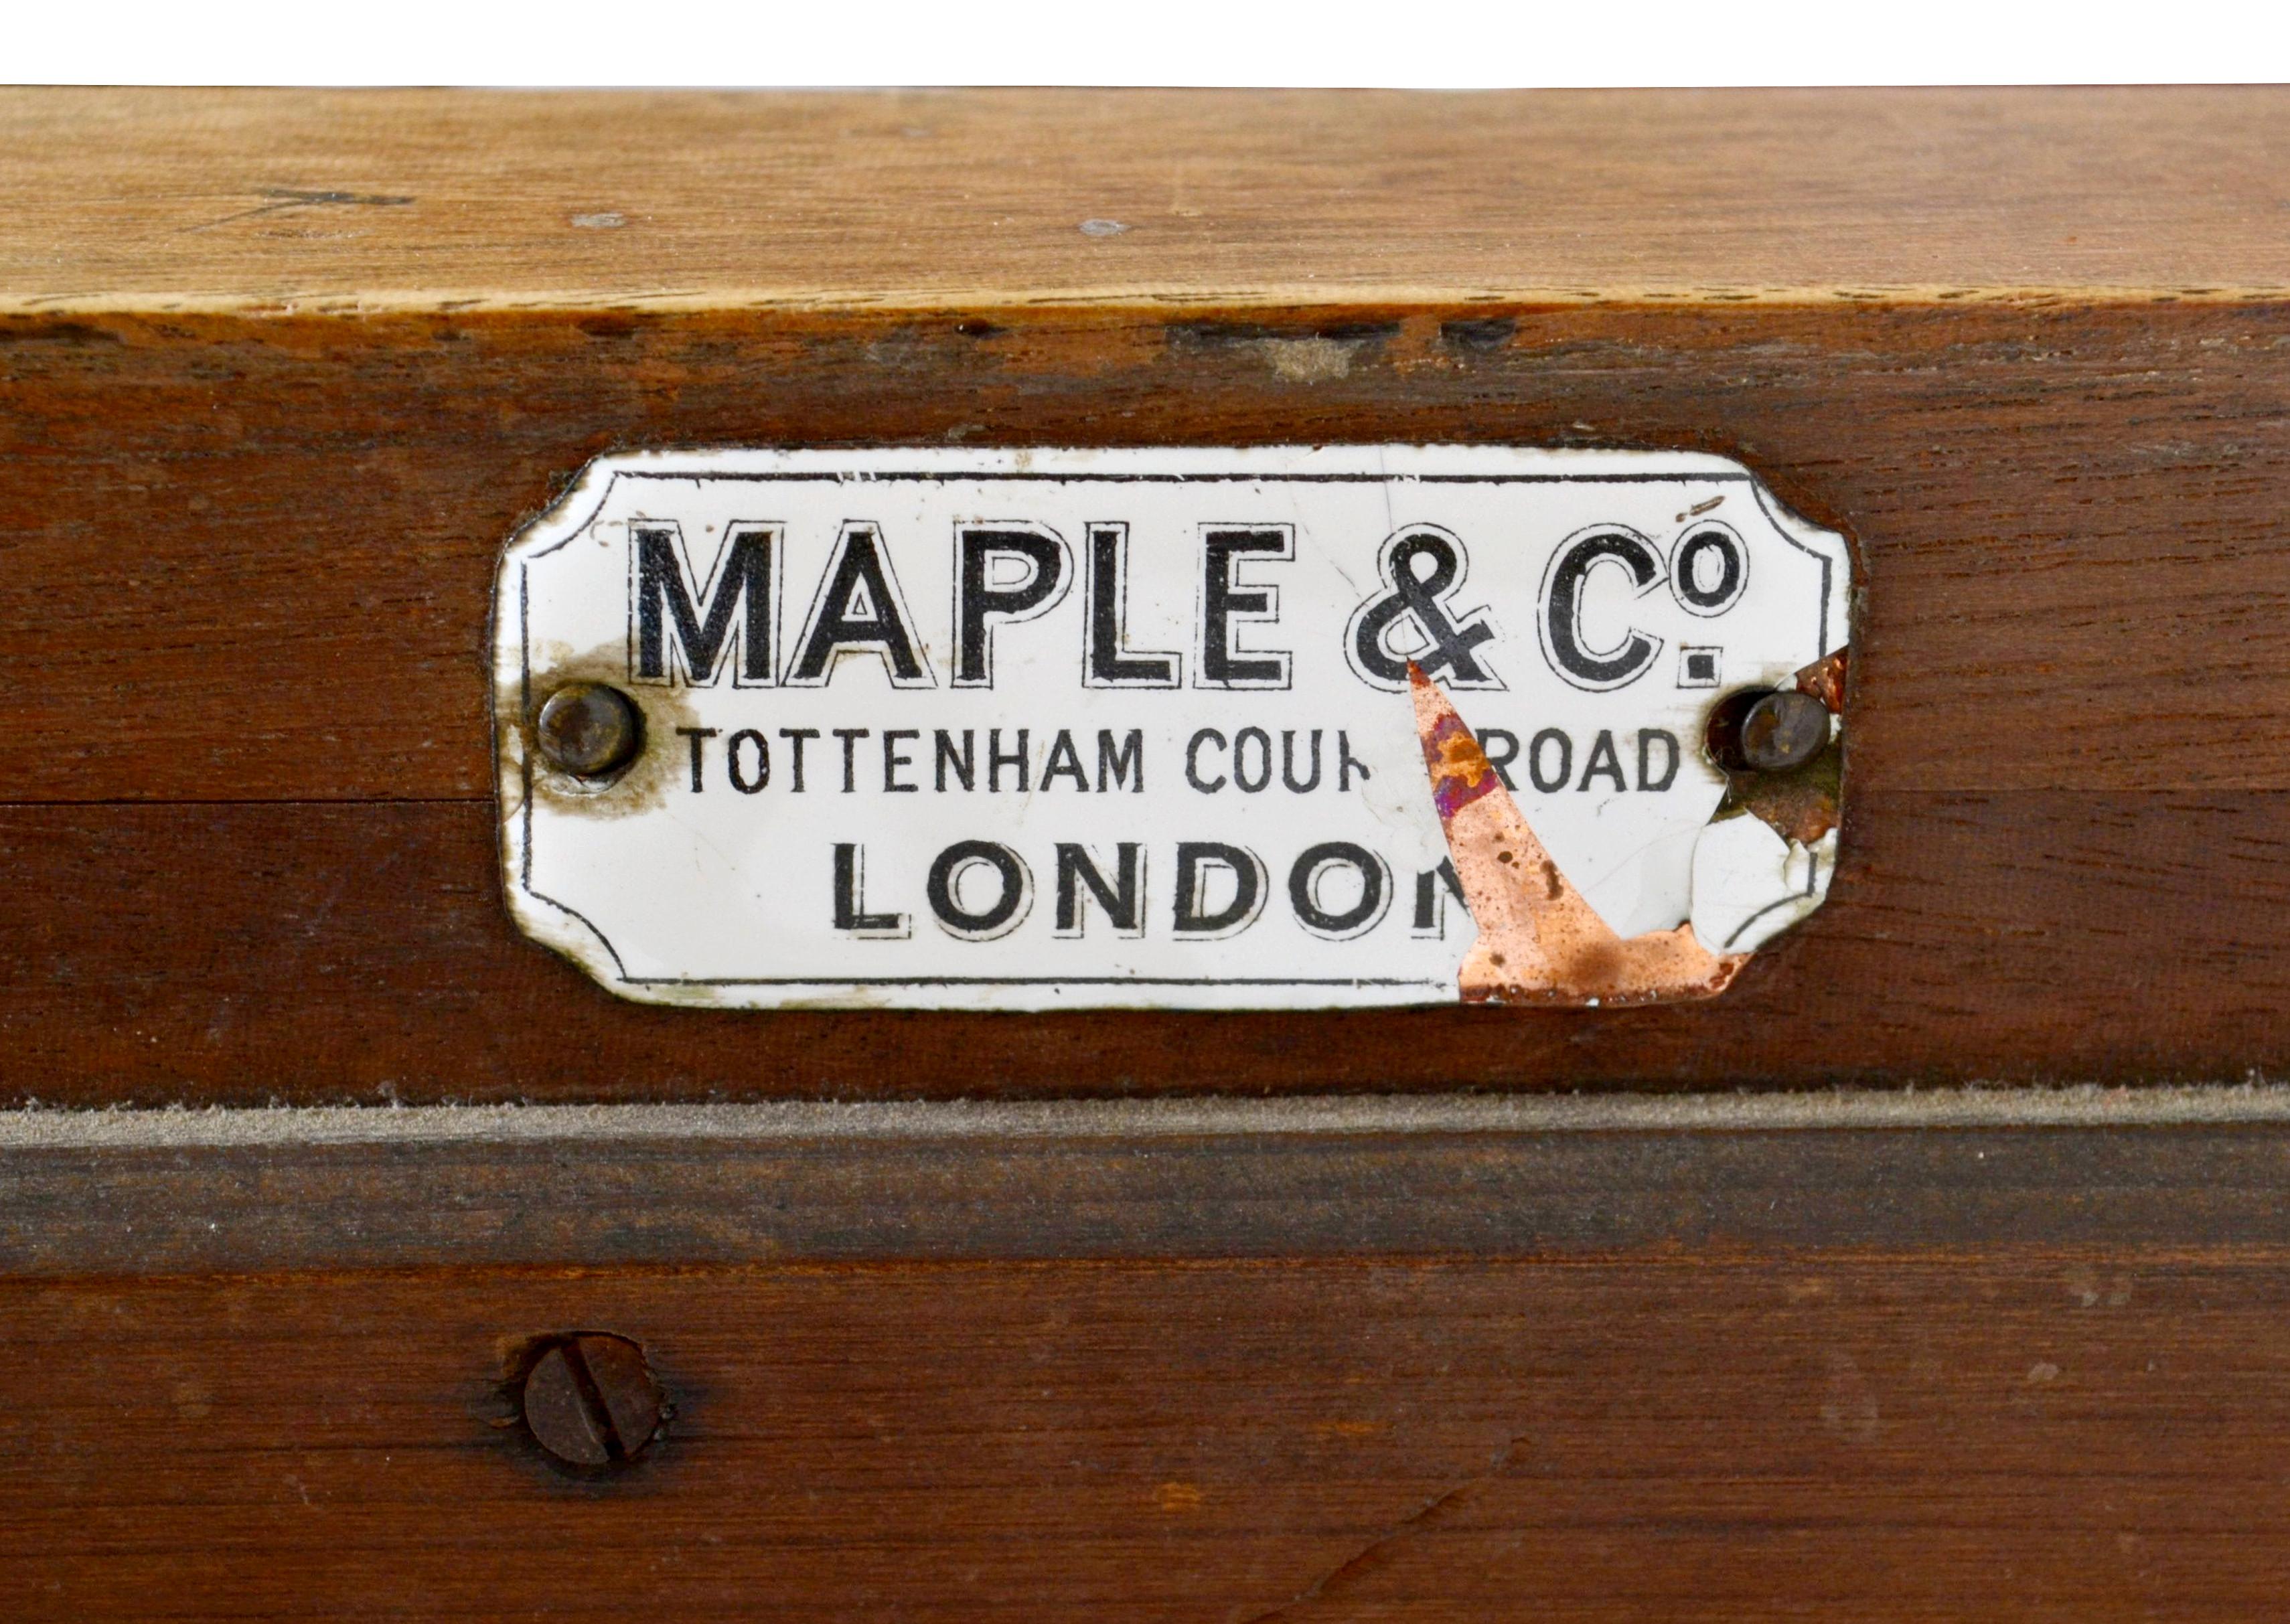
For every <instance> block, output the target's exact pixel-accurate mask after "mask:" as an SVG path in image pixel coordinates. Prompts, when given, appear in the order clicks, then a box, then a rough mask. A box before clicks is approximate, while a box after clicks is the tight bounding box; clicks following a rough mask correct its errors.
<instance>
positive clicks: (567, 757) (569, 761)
mask: <svg viewBox="0 0 2290 1624" xmlns="http://www.w3.org/2000/svg"><path fill="white" fill-rule="evenodd" d="M532 734H533V740H534V742H535V743H536V744H538V745H539V746H540V753H541V755H542V756H545V757H547V758H548V764H549V765H550V766H552V767H555V768H556V770H557V771H558V772H569V773H571V774H573V777H575V778H603V777H605V776H606V775H607V774H609V773H613V772H619V771H620V770H621V768H622V767H624V766H626V765H628V764H629V762H631V761H633V760H634V759H635V758H636V753H637V749H638V748H639V747H641V746H642V745H643V743H644V718H643V716H640V715H639V714H638V713H637V707H636V701H635V700H631V699H629V696H628V695H627V694H625V693H622V692H621V691H620V690H619V689H618V688H608V687H606V686H605V684H602V683H567V684H564V686H563V687H562V688H559V689H558V690H557V691H556V692H554V693H552V694H550V695H549V696H548V700H547V702H545V703H544V704H543V705H542V706H541V708H540V716H537V717H535V718H534V719H533V727H532Z"/></svg>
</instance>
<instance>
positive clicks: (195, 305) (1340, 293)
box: [0, 280, 2290, 336]
mask: <svg viewBox="0 0 2290 1624" xmlns="http://www.w3.org/2000/svg"><path fill="white" fill-rule="evenodd" d="M2284 300H2290V281H2284V282H2260V283H2248V284H2241V283H2232V284H2187V285H2166V284H2151V283H2104V282H2094V283H2089V284H2072V283H2028V284H2016V283H2015V284H1974V283H1964V284H1954V283H1885V282H1870V283H1866V284H1854V285H1851V286H1843V285H1831V284H1815V283H1808V284H1771V285H1767V284H1747V283H1712V284H1709V285H1707V286H1693V287H1678V286H1668V285H1663V284H1654V283H1646V284H1627V285H1624V284H1613V285H1601V286H1599V287H1597V288H1582V287H1579V286H1578V287H1567V286H1561V285H1558V284H1543V283H1536V282H1517V283H1508V282H1507V283H1501V284H1496V283H1485V284H1478V283H1471V284H1463V283H1457V284H1443V283H1405V284H1384V283H1379V282H1369V281H1365V280H1363V281H1358V282H1341V281H1333V282H1264V283H1237V284H1233V285H1231V286H1229V287H1214V288H1196V287H1164V286H1158V285H1156V284H1150V283H1103V284H1086V285H1082V286H1077V287H1071V288H1060V289H1057V290H1055V291H1053V292H1027V291H1025V290H1024V289H1021V288H1014V287H1004V288H995V287H981V288H978V289H967V288H965V289H939V288H929V287H882V288H869V289H863V290H857V291H852V292H828V291H821V290H820V289H816V288H806V287H796V286H778V285H770V284H763V285H756V286H737V287H727V288H709V289H706V290H701V291H697V292H693V291H685V290H681V289H662V290H660V291H656V292H655V291H648V290H644V289H624V290H592V289H583V288H579V287H565V288H558V289H543V290H539V291H533V292H523V291H511V290H508V289H501V288H492V287H486V286H481V285H475V284H472V285H468V286H462V285H460V284H449V285H445V286H441V287H436V288H426V287H425V288H403V289H395V288H376V289H373V290H371V291H364V292H356V293H344V292H334V291H332V290H326V289H319V288H313V289H310V290H307V291H298V292H264V293H225V292H214V293H187V292H171V291H167V290H164V289H156V288H155V289H139V288H136V287H133V286H132V285H131V286H127V287H123V288H119V289H116V290H113V289H107V290H104V291H102V292H95V293H87V294H64V293H25V292H9V291H6V290H0V317H7V318H11V319H15V320H24V321H40V320H48V321H56V320H66V319H71V318H86V317H99V316H118V317H137V316H148V317H227V318H238V319H242V320H245V321H249V322H264V321H285V320H292V319H295V318H309V317H324V318H332V319H336V320H346V321H356V320H360V319H382V318H388V317H393V316H451V317H453V318H455V319H457V320H468V319H471V318H475V317H481V316H545V317H562V318H565V319H572V318H575V317H581V316H617V315H629V314H635V313H642V314H645V315H657V316H693V315H717V314H757V315H773V316H790V317H802V316H821V317H838V316H839V317H850V316H869V317H878V318H883V319H886V320H892V321H896V320H901V319H914V320H926V319H930V318H933V317H945V316H970V315H977V314H980V313H981V312H983V313H987V314H990V315H1002V316H1026V315H1029V314H1039V313H1051V312H1055V313H1071V314H1075V315H1085V316H1131V317H1138V318H1147V317H1149V318H1151V319H1154V320H1157V321H1176V320H1181V319H1183V318H1185V317H1186V316H1193V315H1196V314H1198V313H1204V312H1213V313H1215V314H1216V315H1218V316H1224V317H1229V316H1232V315H1234V314H1235V313H1236V312H1237V313H1241V314H1258V313H1262V312H1292V313H1293V312H1309V313H1311V314H1312V315H1313V316H1316V317H1318V318H1323V319H1325V318H1326V317H1328V316H1330V315H1331V314H1332V313H1342V312H1349V311H1353V310H1357V309H1373V310H1375V311H1378V312H1382V311H1387V310H1402V311H1413V312H1420V313H1423V314H1437V315H1448V316H1458V315H1466V314H1477V315H1484V316H1508V315H1512V314H1515V313H1516V312H1517V310H1520V309H1528V310H1533V311H1537V312H1542V311H1549V310H1552V309H1570V308H1586V309H1587V308H1596V309H1613V308H1648V309H1685V310H1691V309H1695V308H1718V309H1728V310H1732V309H1741V308H1823V307H1843V308H1883V309H1946V308H1955V307H1958V306H1964V305H1998V306H2003V307H2006V308H2024V309H2030V310H2047V311H2048V310H2061V309H2085V308H2109V307H2120V306H2140V305H2262V304H2278V303H2280V302H2282V301H2284ZM1276 336H1277V335H1276Z"/></svg>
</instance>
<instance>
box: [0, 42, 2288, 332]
mask: <svg viewBox="0 0 2290 1624" xmlns="http://www.w3.org/2000/svg"><path fill="white" fill-rule="evenodd" d="M1458 44H1459V48H1461V49H1468V48H1469V47H1468V46H1467V45H1465V44H1462V42H1460V41H1459V42H1458ZM0 144H4V147H5V148H6V150H7V151H8V153H9V156H10V161H9V164H8V167H7V171H6V173H5V175H4V176H0V266H5V267H6V268H7V269H6V271H5V272H4V273H0V290H4V293H0V297H4V301H5V303H6V304H8V305H12V306H13V307H15V308H24V309H40V310H49V311H57V310H64V311H79V310H116V309H120V308H132V309H197V308H204V309H214V308H254V309H262V310H266V311H267V310H270V309H274V308H277V307H279V306H282V305H290V304H291V305H294V306H302V307H307V306H309V305H313V304H316V305H320V306H324V307H330V308H342V309H348V310H355V311H361V312H364V311H371V310H374V309H378V308H420V309H449V308H470V307H476V306H486V305H494V306H509V307H514V308H524V309H529V308H534V307H537V306H548V305H568V306H573V307H578V308H592V307H594V306H597V305H599V304H623V303H627V304H640V305H643V306H646V307H651V308H661V307H667V308H676V307H685V308H707V309H718V308H726V307H732V306H740V305H769V306H772V307H773V308H781V309H785V308H805V307H808V308H867V307H871V306H880V305H893V306H900V307H903V308H969V307H973V306H976V305H981V304H987V303H993V302H997V301H999V302H1013V303H1038V304H1045V305H1056V304H1061V303H1066V302H1070V301H1072V300H1077V299H1087V300H1152V301H1164V300H1178V301H1186V302H1192V303H1196V304H1206V303H1215V304H1228V305H1249V304H1260V303H1265V302H1271V303H1275V304H1286V303H1292V302H1294V301H1296V300H1299V299H1314V300H1330V301H1333V302H1339V303H1341V302H1359V301H1361V300H1380V301H1384V302H1390V301H1394V300H1428V301H1434V302H1453V303H1469V302H1473V301H1478V300H1506V299H1509V300H1517V299H1526V300H1539V301H1547V300H1564V301H1569V302H1572V301H1596V300H1605V299H1612V298H1615V297H1623V298H1629V297H1633V296H1637V295H1645V294H1653V295H1657V296H1661V297H1680V296H1682V297H1686V298H1693V299H1703V298H1711V297H1718V298H1726V299H1734V300H1740V299H1751V300H1756V299H1772V298H1779V299H1782V300H1799V299H1804V298H1807V297H1812V298H1819V299H1830V300H1839V299H1841V300H1854V299H1866V298H1869V297H1871V296H1877V297H1886V296H1890V295H1894V294H1898V293H1901V292H1910V293H1913V294H1914V295H1916V296H1917V297H1919V298H1923V299H1939V298H1961V297H1965V296H1967V295H1968V296H1970V297H1974V298H1992V297H1996V296H1998V295H2004V296H2007V297H2020V296H2024V295H2028V294H2031V293H2032V294H2036V295H2038V296H2043V295H2051V294H2058V293H2061V292H2069V291H2072V290H2077V289H2086V290H2088V289H2110V290H2116V291H2118V292H2135V293H2139V294H2155V293H2161V294H2167V295H2171V296H2174V297H2182V298H2183V297H2196V298H2214V297H2221V296H2225V297H2235V296H2240V295H2244V294H2248V293H2253V292H2262V293H2266V294H2269V295H2270V296H2278V295H2279V294H2281V293H2282V292H2284V291H2286V289H2290V276H2286V275H2285V270H2284V266H2283V261H2282V256H2281V252H2280V238H2281V234H2282V228H2283V224H2284V220H2285V215H2284V211H2285V209H2286V208H2290V163H2286V159H2290V98H2286V97H2285V95H2284V94H2283V93H2282V92H2280V91H2279V90H2278V89H2270V88H2246V89H2229V88H2218V89H2206V90H2199V91H2178V92H2171V91H2155V90H2082V91H2054V92H2044V91H1998V90H1970V91H1965V90H1957V91H1950V90H1922V91H1896V92H1865V91H1859V92H1853V91H1846V92H1839V91H1803V92H1786V91H1784V92H1771V91H1764V92H1722V91H1720V92H1677V91H1664V92H1561V93H1548V92H1545V93H1539V94H1537V93H1506V94H1470V95H1424V94H1413V95H1411V94H1400V93H1361V92H1335V93H1329V92H1245V93H1229V92H1227V93H1217V92H1105V91H1066V92H902V93H897V94H871V95H868V94H861V95H847V94H846V95H779V96H762V95H713V96H710V95H630V94H621V95H610V94H607V95H559V96H536V95H531V94H517V93H510V94H492V95H487V94H482V93H470V92H424V91H400V92H382V93H339V92H338V93H314V92H285V93H280V92H269V93H266V92H245V91H211V92H133V91H36V92H24V91H18V92H12V93H11V94H10V96H9V97H8V98H7V99H6V100H0ZM613 220H618V222H619V223H618V224H617V225H615V224H612V223H609V222H611V221H613ZM1084 220H1110V221H1115V222H1117V223H1119V224H1120V225H1122V226H1124V227H1125V228H1126V229H1125V230H1122V231H1120V232H1118V233H1113V234H1109V235H1095V236H1093V235H1089V234H1085V233H1084V232H1083V231H1082V230H1081V224H1082V222H1083V221H1084Z"/></svg>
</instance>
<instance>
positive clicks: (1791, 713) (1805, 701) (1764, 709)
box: [1741, 688, 1829, 772]
mask: <svg viewBox="0 0 2290 1624" xmlns="http://www.w3.org/2000/svg"><path fill="white" fill-rule="evenodd" d="M1741 739H1742V742H1741V750H1742V760H1744V761H1745V762H1747V763H1748V764H1750V766H1752V767H1755V768H1756V769H1757V770H1758V772H1788V771H1789V770H1790V768H1792V767H1802V766H1803V765H1805V764H1806V763H1807V762H1809V761H1811V760H1812V759H1813V758H1814V756H1818V755H1820V754H1821V752H1822V748H1823V747H1825V746H1826V745H1827V744H1828V743H1829V707H1827V706H1826V705H1823V704H1822V702H1821V701H1820V700H1816V699H1814V697H1813V696H1812V695H1811V694H1809V693H1799V692H1798V691H1797V690H1795V689H1793V688H1785V689H1782V690H1781V691H1780V692H1776V693H1769V694H1767V695H1766V696H1765V698H1763V699H1761V700H1758V702H1757V703H1756V704H1754V705H1752V706H1750V711H1749V714H1748V715H1747V716H1743V717H1742V735H1741Z"/></svg>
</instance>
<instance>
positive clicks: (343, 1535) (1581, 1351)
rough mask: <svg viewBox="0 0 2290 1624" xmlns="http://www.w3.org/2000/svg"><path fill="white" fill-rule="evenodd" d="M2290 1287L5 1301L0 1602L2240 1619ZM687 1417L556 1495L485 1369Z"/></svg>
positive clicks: (1645, 1260) (110, 1287)
mask: <svg viewBox="0 0 2290 1624" xmlns="http://www.w3.org/2000/svg"><path fill="white" fill-rule="evenodd" d="M2286 1313H2290V1256H2286V1255H2285V1254H2284V1253H2282V1252H2278V1251H2266V1250H2248V1249H2244V1250H2238V1251H2236V1252H2232V1253H2222V1252H2214V1251H2201V1250H2198V1251H2195V1252H2185V1251H2175V1250H2174V1251H2151V1250H2145V1249H2141V1248H2135V1247H2134V1248H2122V1249H2107V1250H2099V1249H2091V1248H2068V1249H2064V1250H2054V1249H2046V1248H2010V1247H1994V1248H1989V1249H1986V1250H1984V1251H1982V1252H1979V1253H1977V1254H1961V1253H1959V1254H1953V1255H1951V1254H1946V1253H1941V1254H1933V1255H1901V1254H1891V1253H1885V1252H1857V1253H1854V1252H1847V1253H1836V1254H1824V1255H1821V1256H1814V1257H1792V1256H1788V1255H1777V1256H1766V1257H1755V1258H1722V1257H1712V1256H1708V1255H1694V1256H1691V1257H1667V1258H1666V1257H1661V1256H1659V1255H1650V1254H1635V1255H1623V1256H1613V1257H1608V1258H1605V1259H1600V1260H1593V1261H1581V1260H1576V1261H1552V1260H1509V1261H1495V1260H1453V1261H1419V1262H1414V1263H1399V1262H1389V1261H1352V1262H1345V1261H1323V1262H1317V1263H1286V1264H1272V1263H1246V1262H1221V1263H1189V1264H1188V1263H1154V1262H1136V1263H1125V1264H1105V1263H1042V1264H1026V1265H1019V1264H1005V1265H1000V1266H996V1267H990V1268H989V1267H965V1266H960V1265H949V1264H939V1265H930V1264H904V1265H899V1264H885V1265H844V1266H834V1267H823V1268H822V1267H807V1268H806V1267H778V1268H773V1267H761V1268H666V1269H662V1268H655V1269H623V1270H590V1269H561V1268H559V1269H548V1270H535V1271H531V1272H525V1273H501V1272H480V1273H458V1272H448V1273H443V1274H435V1275H428V1276H403V1275H393V1274H386V1273H385V1274H349V1275H294V1276H236V1277H221V1278H216V1277H204V1278H176V1279H164V1278H158V1279H155V1278H146V1279H137V1280H125V1281H107V1282H102V1283H68V1282H62V1283H49V1282H34V1281H12V1282H8V1283H6V1284H0V1348H4V1352H5V1355H6V1359H5V1363H4V1364H0V1441H4V1444H5V1447H4V1449H0V1575H4V1579H0V1587H4V1594H5V1595H6V1596H7V1598H8V1606H9V1612H10V1616H12V1617H13V1618H18V1619H24V1620H87V1619H110V1618H136V1619H163V1618H164V1619H171V1620H224V1619H232V1620H241V1619H248V1618H273V1619H276V1618H298V1619H300V1618H308V1619H328V1620H332V1619H340V1618H346V1617H357V1618H378V1617H388V1618H404V1619H436V1620H445V1619H452V1620H495V1619H500V1620H507V1619H511V1618H516V1619H530V1618H534V1617H547V1618H562V1619H598V1620H602V1619H625V1618H627V1617H629V1616H630V1614H632V1613H637V1612H641V1613H643V1614H645V1615H646V1616H652V1617H660V1618H675V1619H718V1618H721V1619H734V1618H736V1619H742V1620H754V1619H771V1620H793V1619H818V1618H829V1617H836V1618H848V1617H898V1618H910V1619H923V1620H957V1619H964V1620H976V1619H1006V1620H1019V1619H1045V1620H1048V1619H1070V1618H1073V1617H1076V1616H1118V1617H1120V1618H1123V1619H1125V1620H1126V1619H1139V1620H1267V1619H1275V1618H1277V1619H1283V1620H1335V1619H1341V1620H1433V1619H1443V1620H1444V1619H1453V1618H1458V1617H1468V1618H1475V1619H1488V1620H1509V1619H1530V1618H1532V1619H1565V1620H1614V1619H1631V1618H1676V1617H1684V1616H1691V1617H1694V1618H1697V1619H1723V1620H1734V1619H1738V1620H1770V1619H1774V1618H1777V1617H1818V1618H1822V1619H1824V1620H1942V1619H1950V1620H1953V1619H1965V1620H1969V1619H1987V1618H1995V1617H1998V1616H2009V1617H2012V1618H2014V1619H2020V1620H2061V1621H2062V1624H2064V1621H2067V1620H2073V1621H2074V1624H2092V1621H2093V1620H2114V1619H2125V1620H2129V1619H2142V1620H2147V1619H2166V1620H2249V1619H2253V1618H2260V1617H2267V1616H2273V1615H2276V1614H2278V1613H2279V1612H2281V1611H2282V1609H2283V1607H2284V1605H2285V1604H2286V1602H2290V1563H2286V1561H2285V1558H2284V1556H2283V1555H2282V1552H2283V1549H2284V1546H2285V1541H2286V1539H2290V1503H2286V1500H2285V1498H2284V1496H2283V1493H2282V1492H2281V1483H2280V1479H2281V1460H2282V1456H2283V1452H2284V1450H2285V1448H2286V1447H2290V1349H2286V1345H2285V1343H2284V1340H2283V1338H2282V1337H2281V1335H2280V1334H2279V1327H2280V1325H2281V1323H2282V1320H2283V1317H2284V1316H2285V1314H2286ZM572 1326H580V1327H609V1328H611V1329H613V1330H615V1331H618V1332H623V1333H625V1334H628V1335H629V1336H632V1337H635V1338H637V1339H639V1340H642V1341H644V1342H645V1345H646V1346H647V1348H649V1349H650V1351H651V1354H652V1356H653V1360H654V1362H655V1364H656V1367H657V1369H658V1371H659V1373H660V1375H661V1380H663V1382H664V1383H665V1384H666V1386H667V1387H668V1388H669V1393H670V1396H671V1399H672V1401H673V1402H674V1403H675V1404H676V1405H677V1416H676V1419H675V1420H674V1421H673V1422H672V1423H671V1428H670V1432H669V1436H668V1438H667V1440H666V1442H665V1443H664V1444H661V1445H660V1446H658V1447H657V1450H656V1453H655V1456H654V1458H653V1459H651V1460H647V1461H645V1462H642V1463H640V1464H639V1465H638V1467H637V1468H636V1469H635V1470H634V1471H633V1472H632V1473H630V1474H629V1476H625V1477H622V1478H620V1479H618V1480H615V1481H612V1482H608V1483H604V1484H597V1483H586V1482H575V1481H571V1480H568V1479H565V1478H562V1477H560V1476H556V1474H555V1473H554V1472H552V1471H551V1470H550V1468H548V1466H547V1465H545V1464H544V1463H543V1462H542V1461H541V1460H539V1459H537V1458H535V1456H534V1454H533V1452H532V1446H531V1445H530V1444H526V1443H524V1442H523V1441H522V1439H521V1437H520V1436H519V1434H518V1433H517V1432H516V1430H514V1429H513V1428H504V1427H502V1426H501V1425H500V1422H501V1421H502V1420H506V1419H507V1416H508V1406H507V1404H506V1403H505V1401H504V1400H503V1398H502V1397H501V1396H500V1391H499V1385H498V1384H499V1383H500V1380H501V1377H502V1373H503V1368H504V1365H505V1364H506V1362H507V1360H508V1356H509V1355H510V1351H511V1350H512V1349H513V1348H515V1347H516V1345H517V1344H518V1343H519V1342H520V1341H522V1340H524V1339H526V1338H529V1337H532V1336H533V1335H536V1334H539V1333H543V1332H551V1331H556V1330H561V1329H564V1328H566V1327H572Z"/></svg>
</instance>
